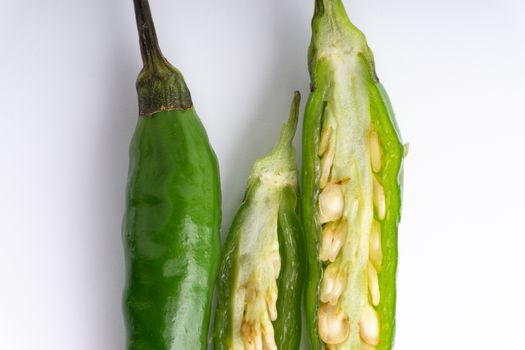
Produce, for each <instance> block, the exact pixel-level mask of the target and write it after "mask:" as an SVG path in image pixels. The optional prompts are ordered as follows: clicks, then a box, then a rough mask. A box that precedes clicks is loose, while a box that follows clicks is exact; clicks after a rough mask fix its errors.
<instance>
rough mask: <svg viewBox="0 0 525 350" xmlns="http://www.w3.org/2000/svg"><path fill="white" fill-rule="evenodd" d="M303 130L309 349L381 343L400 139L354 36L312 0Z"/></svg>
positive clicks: (388, 336) (331, 10) (341, 17)
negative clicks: (307, 86)
mask: <svg viewBox="0 0 525 350" xmlns="http://www.w3.org/2000/svg"><path fill="white" fill-rule="evenodd" d="M312 31H313V35H312V41H311V44H310V49H309V56H308V59H309V69H310V76H311V89H312V91H311V94H310V97H309V100H308V104H307V107H306V112H305V119H304V130H303V182H302V185H303V186H302V189H303V199H302V218H303V224H304V228H305V231H306V239H307V251H308V278H307V287H306V296H305V299H306V317H307V324H308V333H309V334H308V335H309V339H310V345H311V348H312V349H314V350H319V349H337V350H370V349H377V350H388V349H391V348H392V343H393V337H394V324H395V300H396V285H395V278H396V268H397V227H398V222H399V220H400V209H401V177H402V158H403V153H404V150H403V145H402V143H401V140H400V136H399V132H398V129H397V126H396V122H395V120H394V114H393V112H392V108H391V106H390V102H389V100H388V97H387V95H386V93H385V91H384V89H383V87H382V85H381V83H380V82H379V80H378V78H377V76H376V73H375V68H374V59H373V55H372V52H371V51H370V49H369V47H368V45H367V43H366V40H365V37H364V35H363V34H362V33H361V32H360V31H359V30H358V29H357V28H356V27H355V26H354V25H353V24H352V23H351V22H350V20H349V19H348V17H347V14H346V12H345V9H344V6H343V4H342V2H341V0H316V2H315V13H314V17H313V21H312Z"/></svg>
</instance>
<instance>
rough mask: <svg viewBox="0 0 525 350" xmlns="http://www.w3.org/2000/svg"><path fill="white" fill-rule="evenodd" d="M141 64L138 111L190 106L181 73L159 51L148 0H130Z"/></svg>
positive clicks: (150, 113) (148, 112)
mask: <svg viewBox="0 0 525 350" xmlns="http://www.w3.org/2000/svg"><path fill="white" fill-rule="evenodd" d="M133 3H134V5H135V18H136V19H137V29H138V33H139V42H140V53H141V55H142V61H143V63H144V68H143V69H142V71H141V72H140V74H139V77H138V79H137V93H138V97H139V114H140V115H141V116H146V117H152V116H154V114H155V113H157V112H160V111H166V110H173V109H179V110H180V109H190V108H191V107H192V106H193V104H192V101H191V95H190V92H189V90H188V87H187V86H186V83H185V82H184V78H183V77H182V74H181V73H180V72H179V71H178V70H177V69H176V68H175V67H173V66H172V65H171V64H170V63H169V62H168V61H167V60H166V59H165V58H164V56H163V55H162V52H161V50H160V47H159V43H158V40H157V33H156V32H155V25H154V24H153V18H152V16H151V10H150V7H149V3H148V0H133Z"/></svg>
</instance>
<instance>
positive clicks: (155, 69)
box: [123, 0, 221, 350]
mask: <svg viewBox="0 0 525 350" xmlns="http://www.w3.org/2000/svg"><path fill="white" fill-rule="evenodd" d="M134 3H135V13H136V19H137V26H138V31H139V36H140V47H141V53H142V59H143V62H144V68H143V69H142V71H141V72H140V74H139V77H138V80H137V91H138V100H139V109H140V113H139V114H140V117H139V120H138V124H137V127H136V130H135V134H134V136H133V140H132V142H131V147H130V167H129V178H128V190H127V208H126V215H125V219H124V228H123V238H124V243H125V248H126V262H127V286H126V290H125V296H124V312H125V320H126V325H127V333H128V340H127V343H128V345H127V348H128V349H136V350H139V349H141V350H154V349H158V350H167V349H172V350H174V349H192V350H193V349H207V336H208V327H209V317H210V307H211V298H212V292H213V284H214V281H215V277H216V272H217V269H218V262H219V261H218V260H219V255H220V251H219V250H220V236H219V227H220V216H221V212H220V211H221V205H220V199H221V198H220V197H221V195H220V182H219V169H218V164H217V159H216V157H215V154H214V152H213V150H212V148H211V146H210V144H209V142H208V136H207V135H206V131H205V130H204V127H203V126H202V124H201V122H200V120H199V118H198V116H197V114H196V113H195V109H194V108H193V104H192V100H191V96H190V92H189V90H188V88H187V87H186V83H185V82H184V79H183V77H182V75H181V73H180V72H179V71H178V70H177V69H175V68H174V67H173V66H172V65H171V64H169V63H168V61H167V60H166V59H165V58H164V57H163V56H162V53H161V51H160V49H159V46H158V43H157V38H156V33H155V28H154V26H153V21H152V18H151V13H150V9H149V5H148V1H147V0H135V1H134Z"/></svg>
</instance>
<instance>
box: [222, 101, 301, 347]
mask: <svg viewBox="0 0 525 350" xmlns="http://www.w3.org/2000/svg"><path fill="white" fill-rule="evenodd" d="M299 101H300V95H299V92H295V94H294V99H293V103H292V108H291V112H290V118H289V120H288V122H287V123H286V124H285V125H284V127H283V128H282V130H281V137H280V140H279V143H278V144H277V146H275V148H274V149H273V151H272V152H271V153H270V154H268V155H267V156H265V157H263V158H261V159H259V160H257V161H256V162H255V164H254V166H253V170H252V173H251V175H250V177H249V179H248V189H247V191H246V195H245V198H244V201H243V203H242V205H241V207H240V208H239V210H238V211H237V214H236V216H235V218H234V220H233V224H232V226H231V229H230V231H229V234H228V237H227V239H226V243H225V246H224V248H223V256H222V263H221V266H220V269H219V277H218V288H217V293H218V305H217V312H216V318H215V339H214V345H215V349H221V350H230V349H272V350H274V349H275V350H277V349H286V350H293V349H298V348H299V344H300V339H301V299H302V290H303V277H304V276H303V272H302V271H301V266H302V265H303V264H302V260H303V250H302V247H301V246H300V244H299V242H300V241H301V240H300V236H301V232H302V230H301V224H300V221H299V218H298V215H297V196H298V184H297V182H298V176H297V163H296V157H295V149H294V146H293V145H292V140H293V138H294V135H295V131H296V128H297V120H298V113H299Z"/></svg>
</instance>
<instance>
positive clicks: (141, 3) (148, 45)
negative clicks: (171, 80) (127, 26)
mask: <svg viewBox="0 0 525 350" xmlns="http://www.w3.org/2000/svg"><path fill="white" fill-rule="evenodd" d="M133 2H134V4H135V18H136V19H137V29H138V32H139V37H140V53H141V54H142V62H144V66H148V65H153V62H155V61H159V60H163V56H162V52H161V51H160V47H159V42H158V40H157V33H156V32H155V25H154V24H153V18H152V16H151V10H150V8H149V3H148V0H134V1H133Z"/></svg>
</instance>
